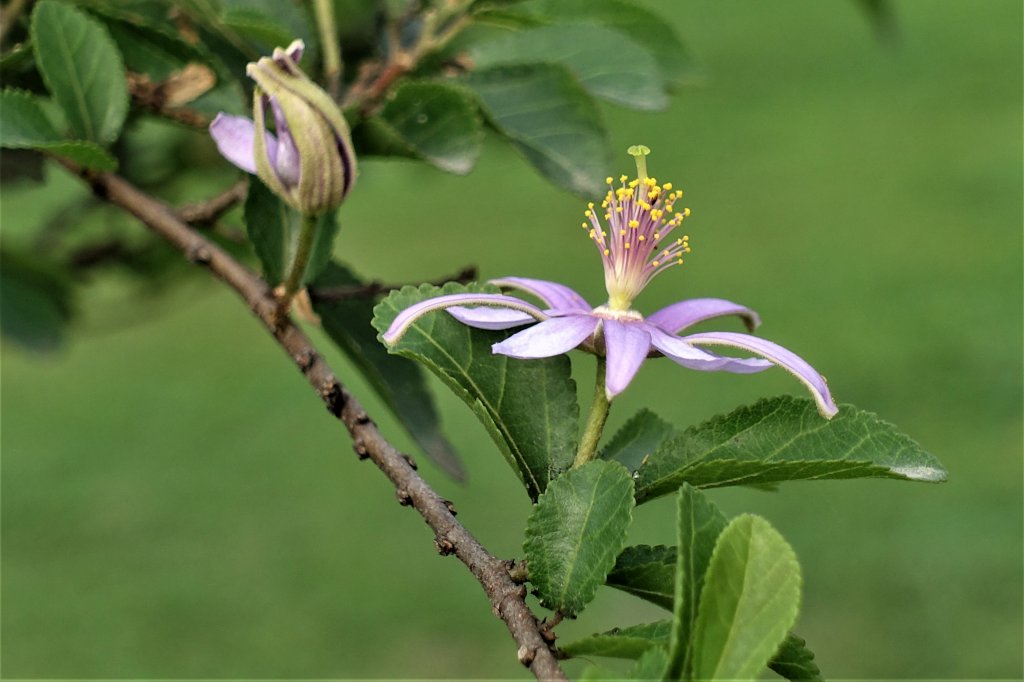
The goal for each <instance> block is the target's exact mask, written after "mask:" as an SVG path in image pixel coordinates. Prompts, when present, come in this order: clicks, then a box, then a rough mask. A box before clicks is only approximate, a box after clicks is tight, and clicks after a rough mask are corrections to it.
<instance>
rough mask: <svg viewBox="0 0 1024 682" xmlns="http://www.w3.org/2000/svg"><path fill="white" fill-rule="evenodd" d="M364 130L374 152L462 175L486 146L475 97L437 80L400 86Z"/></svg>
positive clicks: (410, 82) (366, 124)
mask: <svg viewBox="0 0 1024 682" xmlns="http://www.w3.org/2000/svg"><path fill="white" fill-rule="evenodd" d="M360 128H361V129H362V130H361V132H362V134H363V136H364V137H367V138H369V140H367V141H368V142H370V144H369V145H368V146H369V147H370V148H371V149H379V150H380V151H381V153H384V154H391V155H396V156H397V155H401V156H409V157H412V158H416V159H422V160H423V161H426V162H427V163H430V164H432V165H434V166H437V167H438V168H440V169H442V170H445V171H448V172H450V173H457V174H459V175H465V174H466V173H468V172H469V171H470V170H472V168H473V164H475V163H476V159H477V157H478V156H479V155H480V146H481V144H482V141H483V122H482V121H481V119H480V114H479V111H478V105H477V103H476V101H475V98H474V97H473V96H472V93H470V92H468V91H467V90H466V89H465V88H462V87H458V86H456V85H452V84H450V83H442V82H439V81H404V82H402V83H401V84H400V85H399V86H398V87H397V88H396V89H395V90H394V92H393V93H392V94H391V95H389V97H388V99H387V102H386V103H385V104H384V107H383V108H382V109H381V111H380V113H379V114H378V115H377V116H373V117H370V118H368V119H367V120H366V121H365V122H364V123H363V125H362V126H360ZM364 146H366V145H364Z"/></svg>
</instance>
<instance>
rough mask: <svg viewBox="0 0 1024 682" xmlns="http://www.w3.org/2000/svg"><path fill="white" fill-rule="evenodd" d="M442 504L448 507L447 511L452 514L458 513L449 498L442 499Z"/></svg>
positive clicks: (456, 514)
mask: <svg viewBox="0 0 1024 682" xmlns="http://www.w3.org/2000/svg"><path fill="white" fill-rule="evenodd" d="M444 506H445V507H447V508H448V512H449V513H450V514H451V515H452V516H458V515H459V512H458V510H457V509H456V508H455V503H454V502H452V501H451V500H444Z"/></svg>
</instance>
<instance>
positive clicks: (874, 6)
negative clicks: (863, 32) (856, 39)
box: [854, 0, 899, 41]
mask: <svg viewBox="0 0 1024 682" xmlns="http://www.w3.org/2000/svg"><path fill="white" fill-rule="evenodd" d="M854 1H855V2H856V3H857V4H858V5H859V6H860V8H861V9H862V10H863V11H864V14H865V15H867V18H868V20H869V21H870V22H871V26H872V28H874V29H875V35H877V36H878V37H879V38H880V39H881V40H884V41H893V40H895V39H896V37H897V32H898V31H897V29H898V28H899V25H898V24H897V23H896V12H895V11H894V10H893V6H892V3H891V2H889V0H854Z"/></svg>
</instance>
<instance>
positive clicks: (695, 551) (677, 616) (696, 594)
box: [666, 483, 728, 677]
mask: <svg viewBox="0 0 1024 682" xmlns="http://www.w3.org/2000/svg"><path fill="white" fill-rule="evenodd" d="M677 518H678V525H677V529H676V542H677V547H676V551H677V555H676V562H675V565H674V566H673V568H674V569H675V580H674V583H675V603H674V606H673V609H672V610H673V619H672V623H673V628H672V641H671V644H670V646H669V664H668V666H667V667H666V671H667V672H666V677H690V674H691V673H692V668H693V657H694V648H693V647H694V644H693V632H694V628H695V624H696V620H697V614H698V612H699V608H700V602H701V599H702V594H703V588H704V585H705V582H706V579H707V572H708V567H709V565H710V563H711V558H712V554H713V553H714V550H715V543H716V541H717V540H718V538H719V537H720V536H721V534H722V532H723V531H724V530H725V528H726V526H727V525H728V520H727V519H726V518H725V515H723V514H722V512H720V511H719V510H718V507H716V506H715V505H714V503H712V502H711V500H709V499H707V498H706V497H705V496H704V494H703V493H701V492H700V491H699V490H697V489H696V488H693V487H691V486H689V485H687V484H685V483H684V484H683V485H682V487H680V488H679V500H678V517H677Z"/></svg>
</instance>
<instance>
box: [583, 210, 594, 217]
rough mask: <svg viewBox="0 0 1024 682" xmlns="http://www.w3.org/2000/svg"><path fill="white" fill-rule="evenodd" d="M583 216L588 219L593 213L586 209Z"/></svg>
mask: <svg viewBox="0 0 1024 682" xmlns="http://www.w3.org/2000/svg"><path fill="white" fill-rule="evenodd" d="M583 215H585V216H587V217H588V218H590V217H591V216H593V215H594V212H593V211H591V210H590V209H589V208H588V209H587V210H586V211H584V212H583Z"/></svg>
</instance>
